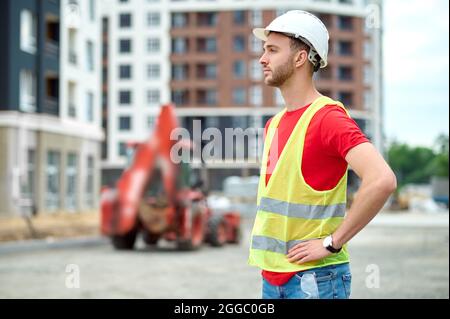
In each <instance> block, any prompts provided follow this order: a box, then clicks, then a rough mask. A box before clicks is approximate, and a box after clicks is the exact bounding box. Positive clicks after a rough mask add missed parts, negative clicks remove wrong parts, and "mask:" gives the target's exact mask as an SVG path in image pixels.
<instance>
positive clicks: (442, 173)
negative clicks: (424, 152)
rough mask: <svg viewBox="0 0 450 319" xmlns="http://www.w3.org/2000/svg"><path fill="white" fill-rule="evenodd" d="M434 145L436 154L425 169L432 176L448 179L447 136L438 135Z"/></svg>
mask: <svg viewBox="0 0 450 319" xmlns="http://www.w3.org/2000/svg"><path fill="white" fill-rule="evenodd" d="M435 145H436V149H437V151H436V153H437V154H436V156H435V157H434V158H433V160H432V161H431V162H430V164H429V166H428V167H427V171H428V172H429V173H430V174H431V175H432V176H438V177H448V164H449V163H448V154H449V152H448V151H449V147H448V136H447V135H443V134H442V135H439V136H438V138H437V139H436V143H435Z"/></svg>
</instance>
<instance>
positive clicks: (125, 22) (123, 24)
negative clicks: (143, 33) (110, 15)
mask: <svg viewBox="0 0 450 319" xmlns="http://www.w3.org/2000/svg"><path fill="white" fill-rule="evenodd" d="M131 23H132V22H131V14H130V13H121V14H120V15H119V28H130V27H131Z"/></svg>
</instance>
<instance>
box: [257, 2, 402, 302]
mask: <svg viewBox="0 0 450 319" xmlns="http://www.w3.org/2000/svg"><path fill="white" fill-rule="evenodd" d="M253 33H254V35H255V36H256V37H258V38H259V39H261V40H263V41H264V42H265V43H264V54H263V56H262V57H261V59H260V63H261V64H262V66H263V71H264V76H265V79H264V81H265V83H266V84H267V85H269V86H274V87H278V88H279V89H280V90H281V93H282V95H283V98H284V101H285V104H286V108H285V109H284V110H283V111H281V112H280V113H278V114H277V115H275V116H274V117H273V118H272V119H271V120H270V121H269V122H268V123H267V125H266V137H265V145H264V153H263V158H262V166H261V176H260V183H259V189H258V199H257V201H258V203H257V204H258V211H257V215H256V219H255V224H254V227H253V231H252V242H251V247H250V256H249V264H250V265H254V266H257V267H259V268H261V269H262V276H263V288H262V295H263V298H349V296H350V291H351V289H350V284H351V273H350V267H349V256H348V252H347V248H346V243H347V242H348V241H349V240H350V239H351V238H353V236H355V235H356V234H357V233H358V232H359V231H360V230H361V229H363V228H364V227H365V226H366V225H367V224H368V223H369V222H370V220H372V218H373V217H374V216H375V215H376V214H377V213H378V211H379V210H380V209H381V208H382V207H383V205H384V203H385V202H386V200H387V198H388V197H389V196H390V195H391V194H392V193H393V191H394V190H395V188H396V178H395V175H394V173H393V172H392V170H391V169H390V168H389V166H388V165H387V164H386V162H385V161H384V159H383V158H382V156H381V155H380V154H379V153H378V152H377V151H376V149H375V148H374V147H373V146H372V144H371V143H370V142H369V141H368V140H367V138H366V137H365V136H364V134H363V133H362V132H361V130H360V129H359V128H358V126H357V125H356V123H355V122H354V121H353V120H352V119H351V118H350V117H349V115H348V112H347V111H346V110H345V108H344V106H343V105H342V104H341V103H340V102H337V101H333V100H331V99H330V98H328V97H325V96H322V95H321V94H320V93H319V92H318V91H317V90H316V88H315V85H314V82H313V74H314V72H316V71H317V70H319V68H324V67H326V66H327V55H328V39H329V36H328V31H327V29H326V27H325V25H324V24H323V23H322V22H321V21H320V20H319V19H318V18H317V17H315V16H314V15H312V14H310V13H308V12H305V11H300V10H294V11H289V12H287V13H285V14H284V15H282V16H279V17H278V18H276V19H275V20H274V21H272V23H271V24H270V25H269V26H268V27H266V28H265V29H263V28H258V29H255V30H254V31H253ZM348 165H350V166H351V167H352V169H353V170H354V171H355V173H356V174H357V175H358V176H359V177H360V178H361V185H360V188H359V190H358V192H357V196H355V198H354V200H353V203H352V206H351V207H350V209H349V210H348V212H347V214H345V210H346V192H347V168H348Z"/></svg>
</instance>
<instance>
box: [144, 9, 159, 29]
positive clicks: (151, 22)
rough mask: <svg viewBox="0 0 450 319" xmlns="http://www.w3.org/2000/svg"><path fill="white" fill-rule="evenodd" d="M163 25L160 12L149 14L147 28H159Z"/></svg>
mask: <svg viewBox="0 0 450 319" xmlns="http://www.w3.org/2000/svg"><path fill="white" fill-rule="evenodd" d="M160 23H161V19H160V16H159V12H148V13H147V26H149V27H157V26H159V25H160Z"/></svg>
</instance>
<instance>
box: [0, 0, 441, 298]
mask: <svg viewBox="0 0 450 319" xmlns="http://www.w3.org/2000/svg"><path fill="white" fill-rule="evenodd" d="M292 9H302V10H307V11H310V12H312V13H314V14H316V15H317V16H318V17H319V18H320V19H321V20H322V21H323V22H324V24H325V25H326V26H327V28H328V30H329V32H330V43H329V45H330V50H329V65H328V67H327V68H325V69H322V70H320V71H319V72H318V73H317V74H316V75H315V77H316V83H317V86H318V89H319V91H320V92H321V93H322V94H324V95H328V96H330V97H331V98H334V99H337V100H340V101H342V102H343V103H344V104H345V105H346V107H347V108H348V109H349V111H350V114H351V115H352V117H353V118H354V119H355V120H356V122H357V124H358V125H359V126H360V128H361V129H362V130H363V131H364V133H365V134H366V135H367V137H368V138H369V139H370V140H371V141H372V143H373V144H374V145H375V146H376V147H377V149H378V150H379V151H380V152H381V153H382V154H383V156H384V157H385V158H386V160H387V161H388V162H389V164H390V165H391V167H392V168H393V169H394V171H395V173H396V175H397V179H398V186H399V187H398V190H397V192H396V193H395V194H394V195H393V196H392V197H391V198H390V200H389V202H388V203H387V204H386V206H385V208H384V210H383V212H382V213H380V214H379V216H377V217H376V219H375V220H374V223H373V225H372V226H370V227H369V228H368V229H367V230H365V231H363V233H361V235H360V236H359V237H358V236H357V238H355V240H354V241H355V246H354V247H355V248H354V249H355V254H354V256H355V257H354V258H355V262H356V266H355V268H354V273H355V276H356V280H355V283H356V284H355V285H356V288H355V294H356V295H355V297H360V298H398V297H401V298H402V297H408V298H409V297H410V298H415V297H421V298H423V297H425V298H448V296H449V292H448V195H449V185H448V181H449V177H448V155H449V148H448V143H449V142H448V127H449V125H448V124H449V122H448V118H449V114H448V113H449V111H448V110H449V107H448V105H449V98H448V86H449V83H448V82H449V81H448V78H449V76H448V74H449V72H448V56H449V45H448V38H449V37H448V33H449V27H448V25H449V24H448V20H449V18H448V17H449V10H448V2H447V1H444V0H433V1H426V2H425V1H419V0H413V1H406V0H385V1H382V0H373V1H370V0H279V1H269V0H14V1H13V0H2V1H1V2H0V21H1V25H2V28H0V43H2V47H3V49H2V50H1V52H0V242H3V244H0V297H6V298H8V297H36V296H39V293H38V290H37V287H40V289H42V283H43V282H44V279H45V282H46V284H45V286H46V287H48V289H44V290H43V291H44V292H43V294H42V295H41V296H42V297H50V298H53V297H58V296H59V297H75V298H96V297H126V298H127V297H136V298H141V297H142V298H146V297H147V298H171V297H173V298H183V297H196V298H223V297H228V298H258V297H259V289H260V287H259V281H258V280H259V277H258V275H259V273H258V270H256V269H252V268H250V267H247V266H246V253H247V249H248V236H249V234H248V233H249V232H250V227H251V223H252V219H253V217H254V213H255V210H256V205H255V201H256V190H257V184H258V179H259V165H260V163H259V162H258V161H252V160H249V159H253V158H255V156H257V154H258V152H260V151H261V149H260V147H258V145H261V138H260V137H258V136H256V137H252V138H254V139H255V140H254V141H250V138H246V139H242V140H237V141H236V142H235V143H233V145H232V151H231V152H230V150H229V149H228V151H227V149H226V148H227V147H228V145H225V143H221V144H220V145H221V146H220V148H221V149H222V154H223V156H222V157H221V160H220V161H206V162H202V161H200V162H194V163H191V165H190V170H191V171H190V172H192V174H193V176H196V180H195V181H194V183H197V182H198V181H199V180H200V181H201V190H202V193H203V194H204V196H205V198H204V199H205V200H206V202H207V204H208V205H209V207H210V209H211V211H222V212H223V211H236V212H239V213H240V216H241V221H240V223H241V225H242V226H241V227H240V230H241V232H242V237H241V241H240V244H238V245H237V246H225V247H226V248H224V249H220V250H211V251H210V250H209V248H206V249H202V250H200V251H197V250H196V251H194V252H190V253H192V254H193V255H191V256H195V254H202V255H199V256H200V257H201V258H204V262H205V263H204V264H201V265H200V266H198V267H197V266H196V263H195V261H193V259H192V257H189V255H188V254H189V253H188V254H182V255H180V256H181V258H182V259H183V260H184V264H177V261H175V259H174V260H172V258H176V254H177V253H176V252H173V254H165V253H163V252H166V251H170V249H169V250H166V248H164V247H162V248H160V250H158V249H157V250H156V251H155V250H150V251H149V250H148V249H147V248H143V247H144V246H139V245H140V244H142V242H140V241H139V239H140V237H139V236H138V237H137V241H136V247H137V248H138V249H137V250H138V251H140V252H146V253H147V254H148V255H151V258H169V259H170V260H171V261H170V262H175V265H177V266H176V267H175V266H174V269H168V270H166V273H165V274H166V276H168V277H170V276H171V275H172V274H177V271H178V270H180V269H182V271H184V272H185V273H180V274H183V275H184V276H183V278H184V280H188V279H189V277H191V278H194V281H195V278H196V276H195V275H192V276H190V275H189V274H196V272H195V270H196V269H201V273H203V274H205V272H206V273H207V274H210V275H211V280H217V279H218V278H217V277H220V278H221V279H220V280H224V278H223V276H215V275H214V272H212V273H208V271H209V269H222V268H220V267H221V266H220V265H219V264H214V265H209V266H208V262H211V259H214V260H215V262H216V263H218V261H220V260H222V261H226V260H228V261H229V260H230V258H233V257H231V256H240V257H234V258H237V259H236V261H235V262H234V264H235V265H240V267H242V268H237V269H236V271H235V273H238V274H239V275H237V276H238V278H240V279H239V280H240V281H241V282H242V281H246V280H247V281H248V282H249V285H248V287H249V288H248V291H246V290H236V287H234V288H231V286H230V285H227V282H229V281H230V280H233V279H232V278H233V277H232V275H231V274H230V273H229V269H228V270H227V269H226V268H224V269H222V270H221V271H223V273H224V274H228V276H229V277H225V278H229V279H228V280H225V281H223V283H222V285H223V286H220V287H221V289H220V291H222V293H220V292H217V291H216V290H214V291H212V290H208V289H206V288H205V289H200V288H196V287H197V286H196V285H194V283H192V282H189V281H186V283H185V285H184V286H183V287H184V288H183V289H184V290H183V289H181V291H179V292H177V293H174V292H173V291H170V290H168V289H167V288H164V286H163V285H164V283H166V281H165V280H163V279H161V278H160V277H158V278H159V279H155V278H153V279H152V280H150V281H149V282H146V281H143V282H141V283H140V284H136V283H135V282H136V278H134V281H133V280H131V279H130V280H127V281H122V279H120V278H123V276H125V275H124V272H125V273H126V271H125V270H126V269H127V267H129V265H130V264H134V265H142V269H140V270H137V272H136V274H141V275H142V276H145V269H147V270H148V264H147V262H150V263H151V261H150V260H149V261H147V260H146V259H145V258H147V257H149V256H146V255H145V254H137V255H136V254H134V255H129V253H128V254H126V253H124V252H122V251H115V250H112V248H111V247H110V246H111V245H110V244H109V241H106V240H105V238H106V235H107V236H110V235H111V233H108V231H107V230H105V227H103V226H102V225H101V224H102V221H103V222H104V221H105V216H104V214H105V213H104V211H105V209H107V208H105V207H104V205H102V198H106V197H108V196H109V195H108V196H106V194H116V195H117V194H119V195H117V196H120V192H121V191H125V190H128V189H131V188H132V186H133V185H137V184H136V182H133V181H134V180H133V179H132V178H131V179H129V180H128V182H122V188H120V187H118V184H120V183H118V182H119V181H120V180H121V179H122V180H124V179H126V178H127V177H126V176H125V175H126V174H125V172H127V171H128V172H133V169H136V167H137V168H139V165H141V166H140V168H144V169H146V170H147V171H149V172H150V171H153V167H151V166H150V165H149V166H145V165H147V164H142V161H141V162H139V158H141V160H142V159H144V162H145V158H146V157H145V156H143V155H142V152H141V153H140V152H139V147H137V146H139V145H148V144H149V143H150V141H151V140H152V139H154V138H156V136H159V138H160V140H161V139H163V138H162V137H161V136H160V135H158V134H160V133H159V132H160V131H161V130H162V128H163V127H164V125H165V123H166V122H163V121H161V120H160V112H161V108H162V106H163V105H166V104H168V103H173V104H174V106H175V108H174V114H175V116H176V118H177V120H178V126H179V127H182V128H185V129H186V131H187V132H189V133H190V135H191V136H195V124H194V123H200V125H201V127H202V129H205V128H211V127H212V128H217V129H218V131H219V132H220V133H221V134H222V135H223V136H225V129H226V128H241V129H243V130H246V129H261V128H263V127H264V125H265V123H266V122H267V120H268V119H270V118H271V117H272V116H273V115H274V114H276V113H277V112H278V111H279V110H280V109H281V108H282V107H283V103H284V101H283V98H282V96H281V94H280V92H279V90H278V89H274V88H271V87H267V86H266V85H264V83H263V73H262V69H261V66H260V64H259V57H260V56H261V52H262V43H261V41H259V40H258V39H256V38H255V37H253V36H252V33H251V30H252V29H253V28H254V27H260V26H266V25H267V24H269V23H270V21H272V20H273V19H274V18H275V17H276V16H278V15H280V14H282V13H284V12H286V11H288V10H292ZM195 121H197V122H195ZM167 123H168V122H167ZM167 125H168V124H167ZM205 144H206V142H205V143H203V142H202V143H201V145H200V146H199V147H200V149H201V148H204V147H205ZM140 149H141V150H142V149H143V148H140ZM242 149H244V150H245V152H244V158H241V159H239V160H236V159H235V155H236V152H237V150H242ZM145 154H147V156H148V153H145ZM139 156H140V157H139ZM142 156H143V157H142ZM138 162H139V163H140V164H139V163H138ZM142 165H144V166H142ZM128 175H130V174H128ZM190 180H192V178H191V179H190ZM123 185H126V186H123ZM165 185H166V184H165ZM177 185H179V184H177ZM190 186H192V185H190ZM358 186H359V180H358V178H357V176H356V174H354V172H353V171H352V170H350V171H349V188H348V190H349V194H348V198H349V203H351V200H352V198H353V196H354V194H355V192H356V191H357V188H358ZM142 187H143V189H144V188H145V187H146V186H145V185H144V186H142ZM111 191H113V193H111ZM114 192H115V193H114ZM142 192H143V190H142ZM142 192H141V193H142ZM177 194H178V193H177ZM116 195H111V196H116ZM102 196H103V197H102ZM136 203H137V202H134V204H135V205H137V204H136ZM135 209H136V208H135ZM102 210H103V216H102ZM135 222H136V221H135ZM135 235H136V234H135ZM387 238H389V239H390V240H388V241H387V242H385V241H383V240H386V239H387ZM62 239H65V240H66V241H65V243H66V244H64V243H63V242H64V241H62ZM70 239H73V240H75V239H80V241H76V240H75V241H70ZM165 239H167V240H169V239H170V238H169V237H167V238H165ZM380 239H383V240H380ZM60 240H61V241H60ZM55 242H61V245H60V246H58V245H56V246H57V247H58V249H59V250H54V249H53V248H55ZM133 243H134V239H133ZM163 244H164V243H163ZM65 245H67V246H65ZM371 245H373V246H371ZM399 245H400V246H401V249H403V252H404V253H399V252H398V250H399ZM163 246H164V245H163ZM2 247H3V248H2ZM32 247H34V248H33V249H32ZM64 247H65V248H64ZM83 247H88V248H86V249H84V248H83ZM139 247H141V248H139ZM417 247H420V249H421V251H423V250H426V251H427V253H426V254H424V256H423V258H419V257H420V253H416V250H415V249H418V248H417ZM47 248H52V249H47ZM60 248H64V249H60ZM116 248H117V245H116ZM96 249H100V250H99V251H96ZM385 249H386V250H385ZM367 251H372V252H373V254H372V255H371V254H368V253H367ZM28 254H30V255H29V256H28ZM36 254H42V256H43V257H42V259H41V263H39V264H38V265H36V264H35V257H36ZM58 254H62V255H58ZM203 254H204V255H203ZM402 254H404V256H403V255H402ZM94 255H95V256H99V257H98V259H91V258H92V256H94ZM414 255H415V256H416V257H417V258H418V259H417V260H409V259H408V258H412V257H413V256H414ZM202 256H204V257H202ZM212 256H214V257H212ZM358 256H359V257H358ZM360 257H361V258H360ZM108 258H112V260H111V259H108ZM136 258H137V259H136ZM358 258H360V259H359V261H357V260H358ZM399 258H401V260H400V259H399ZM61 260H64V262H62V261H61ZM107 260H109V261H110V262H112V261H113V264H116V261H118V262H117V265H118V266H117V267H118V268H115V267H113V266H111V263H108V265H109V266H107V267H106V266H105V265H106V261H107ZM127 260H129V261H128V262H127ZM163 260H164V261H163ZM163 260H161V261H160V263H161V265H162V264H164V262H165V259H163ZM202 260H203V259H202ZM70 262H72V263H73V264H75V265H78V266H79V267H80V269H81V273H83V269H92V271H93V272H94V271H97V272H98V273H89V274H87V275H85V276H87V278H90V279H89V280H90V281H89V282H90V284H88V283H87V282H88V281H84V283H85V284H84V286H83V284H82V286H81V290H77V291H76V292H74V290H71V289H69V288H67V285H66V286H64V280H63V279H61V278H64V276H66V275H67V273H66V272H65V269H66V268H65V266H66V265H67V264H68V263H70ZM189 262H191V263H192V268H189V267H190V266H187V267H186V266H183V265H186V263H189ZM384 262H386V263H385V264H384ZM141 263H142V264H141ZM55 265H59V266H58V267H57V266H55ZM100 265H103V266H105V267H106V272H105V271H104V269H103V270H102V268H101V266H100ZM153 265H155V264H153ZM371 265H375V266H376V267H378V268H376V267H375V268H373V267H369V266H371ZM35 267H37V268H35ZM136 267H137V266H136ZM215 267H217V268H215ZM222 267H223V266H222ZM236 267H237V266H236ZM368 267H369V268H368ZM97 268H98V269H97ZM423 268H427V269H428V270H429V271H426V272H425V271H424V272H422V274H423V276H424V277H423V278H424V281H426V282H427V283H428V286H427V287H428V288H426V289H425V288H421V285H419V283H417V287H416V286H414V285H415V283H414V282H413V281H412V280H411V279H412V278H414V274H416V277H417V273H416V271H419V272H420V271H421V269H422V270H423ZM30 269H31V270H30ZM33 269H34V270H33ZM61 269H62V270H61ZM367 269H369V271H368V270H367ZM371 269H372V270H373V269H379V272H380V274H387V273H389V275H385V276H384V277H383V276H381V275H380V276H381V278H382V279H381V282H382V283H385V286H384V287H385V288H386V289H382V288H379V287H378V288H377V287H375V289H372V288H373V287H372V288H370V287H369V286H370V285H369V284H368V281H367V276H368V275H370V274H371ZM383 269H385V270H386V271H385V272H383ZM405 269H406V270H405ZM217 271H218V273H220V271H219V270H217ZM36 272H37V273H38V274H41V275H42V274H43V275H42V276H43V277H42V279H41V280H42V281H40V280H39V279H37V277H39V276H37V277H36V276H34V275H33V274H36ZM140 272H142V273H140ZM24 273H26V274H28V276H30V277H27V276H25V277H24ZM99 273H103V275H104V276H108V275H109V276H112V277H113V278H114V280H111V281H109V280H96V279H95V278H99V277H98V276H99ZM152 273H153V274H156V273H157V271H152ZM405 273H406V274H408V275H405ZM85 274H86V272H85ZM216 275H217V274H216ZM54 276H57V277H58V280H57V281H56V282H54V281H53V279H54V278H55V277H54ZM241 277H242V278H241ZM24 278H26V281H25V279H24ZM52 278H53V279H52ZM85 278H86V277H85ZM162 278H166V277H164V276H163V277H162ZM166 279H167V278H166ZM167 280H169V279H167ZM198 280H199V281H200V279H198ZM358 280H359V281H358ZM396 280H397V281H396ZM19 282H20V283H19ZM107 282H112V284H111V285H113V286H112V287H113V288H111V287H109V286H108V284H107ZM133 282H134V283H133ZM393 282H395V284H392V283H393ZM52 283H53V284H52ZM158 283H159V284H160V285H161V287H159V286H158ZM389 283H391V285H389ZM91 285H92V286H91ZM134 285H137V286H134ZM153 285H156V286H153ZM234 286H236V285H234ZM372 286H373V285H372ZM375 286H376V285H375ZM30 287H33V288H32V289H29V288H30ZM108 287H109V288H108ZM118 287H119V288H118ZM120 287H122V288H120ZM123 287H127V288H123ZM132 287H134V288H132ZM149 287H150V288H149ZM387 287H389V288H387ZM110 288H111V289H110ZM116 288H117V289H116ZM41 291H42V290H41ZM155 291H157V292H158V293H159V294H158V293H156V292H155Z"/></svg>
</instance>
